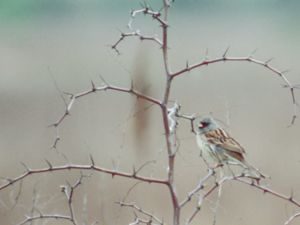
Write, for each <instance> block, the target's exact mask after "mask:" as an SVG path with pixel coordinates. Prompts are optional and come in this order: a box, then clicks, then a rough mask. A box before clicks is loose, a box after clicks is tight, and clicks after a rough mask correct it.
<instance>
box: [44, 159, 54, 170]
mask: <svg viewBox="0 0 300 225" xmlns="http://www.w3.org/2000/svg"><path fill="white" fill-rule="evenodd" d="M45 162H46V163H47V164H48V166H49V170H52V168H53V167H52V164H51V163H50V162H49V161H48V160H47V159H45Z"/></svg>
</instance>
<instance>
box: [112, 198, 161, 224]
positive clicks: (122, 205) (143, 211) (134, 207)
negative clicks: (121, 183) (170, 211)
mask: <svg viewBox="0 0 300 225" xmlns="http://www.w3.org/2000/svg"><path fill="white" fill-rule="evenodd" d="M116 203H117V204H119V205H120V206H121V207H129V208H133V209H134V210H136V211H137V212H139V213H141V214H143V215H145V216H147V217H148V218H149V219H150V220H151V221H155V222H157V223H158V224H160V225H163V224H164V222H163V221H162V220H160V219H159V218H158V217H156V216H154V215H153V214H152V213H149V212H147V211H145V210H143V209H142V208H141V207H139V206H137V205H136V204H134V203H126V202H116Z"/></svg>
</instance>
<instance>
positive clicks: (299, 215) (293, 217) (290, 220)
mask: <svg viewBox="0 0 300 225" xmlns="http://www.w3.org/2000/svg"><path fill="white" fill-rule="evenodd" d="M297 217H300V212H298V213H296V214H294V215H292V216H291V217H290V218H289V219H288V220H287V221H285V223H284V225H289V224H290V223H291V222H292V221H293V220H294V219H296V218H297Z"/></svg>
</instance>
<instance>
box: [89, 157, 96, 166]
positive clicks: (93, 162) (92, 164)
mask: <svg viewBox="0 0 300 225" xmlns="http://www.w3.org/2000/svg"><path fill="white" fill-rule="evenodd" d="M90 160H91V166H92V167H94V166H95V161H94V159H93V156H92V155H91V154H90Z"/></svg>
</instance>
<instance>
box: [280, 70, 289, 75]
mask: <svg viewBox="0 0 300 225" xmlns="http://www.w3.org/2000/svg"><path fill="white" fill-rule="evenodd" d="M288 72H290V70H283V71H281V72H280V74H285V73H288Z"/></svg>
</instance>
